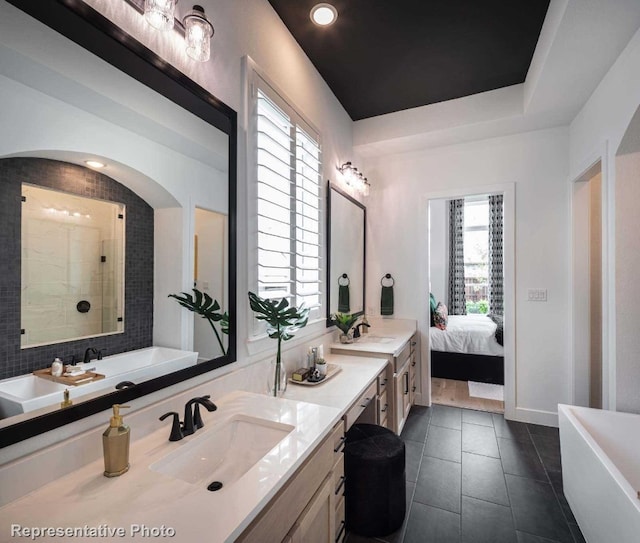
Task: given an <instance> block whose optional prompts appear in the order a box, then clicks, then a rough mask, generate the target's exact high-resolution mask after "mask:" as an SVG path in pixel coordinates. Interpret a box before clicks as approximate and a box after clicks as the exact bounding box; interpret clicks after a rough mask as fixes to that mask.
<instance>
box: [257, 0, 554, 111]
mask: <svg viewBox="0 0 640 543" xmlns="http://www.w3.org/2000/svg"><path fill="white" fill-rule="evenodd" d="M269 2H270V3H271V5H272V6H273V7H274V9H275V10H276V12H277V13H278V15H279V16H280V18H281V19H282V20H283V21H284V23H285V25H286V26H287V28H288V29H289V31H290V32H291V33H292V34H293V36H294V37H295V39H296V40H297V41H298V43H299V44H300V45H301V46H302V48H303V49H304V51H305V53H306V54H307V56H308V57H309V58H310V59H311V61H312V62H313V64H314V65H315V66H316V68H317V69H318V71H319V72H320V74H321V75H322V77H323V78H324V79H325V81H326V82H327V83H328V85H329V86H330V87H331V90H332V91H333V92H334V94H335V95H336V96H337V97H338V99H339V100H340V102H341V103H342V105H343V106H344V108H345V109H346V110H347V112H348V113H349V115H350V116H351V118H352V119H353V120H359V119H365V118H367V117H373V116H376V115H382V114H384V113H391V112H393V111H400V110H402V109H408V108H412V107H417V106H423V105H426V104H433V103H436V102H442V101H445V100H451V99H453V98H460V97H462V96H469V95H471V94H476V93H479V92H484V91H489V90H493V89H497V88H501V87H506V86H509V85H515V84H517V83H522V82H523V81H524V79H525V77H526V75H527V70H528V69H529V64H530V63H531V57H532V56H533V52H534V50H535V47H536V43H537V41H538V36H539V35H540V29H541V28H542V23H543V21H544V17H545V15H546V13H547V8H548V6H549V0H516V1H514V0H510V1H508V0H482V1H481V0H333V1H332V2H331V3H332V4H333V5H334V6H335V8H336V9H337V10H338V20H337V21H336V22H335V23H334V24H333V25H331V26H329V27H325V28H322V27H318V26H316V25H315V24H313V23H312V22H311V20H310V18H309V12H310V10H311V8H312V7H313V6H314V5H316V4H317V3H319V1H317V0H269Z"/></svg>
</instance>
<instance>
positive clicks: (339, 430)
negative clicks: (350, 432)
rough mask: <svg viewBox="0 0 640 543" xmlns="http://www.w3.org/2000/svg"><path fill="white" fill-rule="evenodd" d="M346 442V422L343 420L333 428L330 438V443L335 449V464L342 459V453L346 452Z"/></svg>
mask: <svg viewBox="0 0 640 543" xmlns="http://www.w3.org/2000/svg"><path fill="white" fill-rule="evenodd" d="M346 440H347V438H346V436H345V435H344V421H342V420H341V421H340V422H339V423H338V424H336V425H335V426H334V427H333V430H331V435H330V436H329V441H330V442H331V446H332V447H333V464H336V463H337V462H338V461H339V460H341V459H342V457H343V455H342V452H343V451H344V443H345V441H346Z"/></svg>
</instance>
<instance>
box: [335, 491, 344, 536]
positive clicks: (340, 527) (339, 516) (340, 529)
mask: <svg viewBox="0 0 640 543" xmlns="http://www.w3.org/2000/svg"><path fill="white" fill-rule="evenodd" d="M335 519H336V535H335V542H336V543H342V542H343V541H344V536H345V535H346V529H345V519H344V498H341V499H340V501H339V502H338V505H337V506H336V516H335Z"/></svg>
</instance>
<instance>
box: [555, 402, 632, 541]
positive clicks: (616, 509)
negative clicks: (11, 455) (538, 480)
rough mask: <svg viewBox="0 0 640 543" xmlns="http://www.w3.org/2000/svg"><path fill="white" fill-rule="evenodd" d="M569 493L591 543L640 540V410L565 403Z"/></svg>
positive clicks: (564, 466)
mask: <svg viewBox="0 0 640 543" xmlns="http://www.w3.org/2000/svg"><path fill="white" fill-rule="evenodd" d="M558 415H559V421H560V448H561V452H562V478H563V484H564V494H565V496H566V498H567V500H568V502H569V505H570V506H571V510H572V511H573V513H574V515H575V517H576V520H577V521H578V525H579V526H580V529H581V530H582V533H583V534H584V537H585V539H586V540H587V541H588V542H589V543H614V542H615V543H637V542H638V541H640V499H638V490H640V415H634V414H631V413H617V412H614V411H603V410H601V409H589V408H587V407H576V406H572V405H559V406H558Z"/></svg>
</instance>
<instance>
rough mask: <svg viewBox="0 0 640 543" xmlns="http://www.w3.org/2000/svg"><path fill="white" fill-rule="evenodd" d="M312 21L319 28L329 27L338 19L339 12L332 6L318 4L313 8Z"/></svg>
mask: <svg viewBox="0 0 640 543" xmlns="http://www.w3.org/2000/svg"><path fill="white" fill-rule="evenodd" d="M310 16H311V20H312V21H313V22H314V23H316V24H317V25H319V26H329V25H330V24H333V23H334V22H335V21H336V19H337V18H338V10H337V9H336V8H334V7H333V6H332V5H331V4H326V3H322V4H316V5H315V6H313V8H311V13H310Z"/></svg>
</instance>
